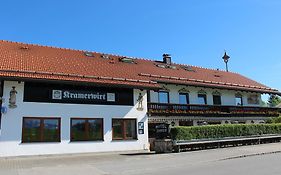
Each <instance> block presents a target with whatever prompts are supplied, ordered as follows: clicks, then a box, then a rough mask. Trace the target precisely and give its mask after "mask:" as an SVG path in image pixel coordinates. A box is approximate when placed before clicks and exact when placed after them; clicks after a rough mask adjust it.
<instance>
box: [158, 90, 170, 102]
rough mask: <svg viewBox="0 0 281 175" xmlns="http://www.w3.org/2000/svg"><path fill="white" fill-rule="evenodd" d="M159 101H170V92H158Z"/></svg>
mask: <svg viewBox="0 0 281 175" xmlns="http://www.w3.org/2000/svg"><path fill="white" fill-rule="evenodd" d="M158 102H159V103H169V92H166V91H160V92H158Z"/></svg>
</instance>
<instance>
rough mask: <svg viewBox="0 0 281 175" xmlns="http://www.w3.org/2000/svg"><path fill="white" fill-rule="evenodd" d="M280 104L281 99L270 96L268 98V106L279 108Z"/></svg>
mask: <svg viewBox="0 0 281 175" xmlns="http://www.w3.org/2000/svg"><path fill="white" fill-rule="evenodd" d="M279 103H281V98H280V97H279V96H277V95H270V96H269V98H268V105H269V106H270V107H275V106H277V105H278V104H279Z"/></svg>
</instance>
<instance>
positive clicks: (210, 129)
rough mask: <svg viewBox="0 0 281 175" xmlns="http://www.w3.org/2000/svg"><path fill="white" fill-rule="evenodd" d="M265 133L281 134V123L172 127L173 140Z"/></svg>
mask: <svg viewBox="0 0 281 175" xmlns="http://www.w3.org/2000/svg"><path fill="white" fill-rule="evenodd" d="M264 134H281V124H235V125H234V124H232V125H230V124H228V125H207V126H178V127H174V128H171V137H172V139H173V140H193V139H220V138H226V137H241V136H257V135H264Z"/></svg>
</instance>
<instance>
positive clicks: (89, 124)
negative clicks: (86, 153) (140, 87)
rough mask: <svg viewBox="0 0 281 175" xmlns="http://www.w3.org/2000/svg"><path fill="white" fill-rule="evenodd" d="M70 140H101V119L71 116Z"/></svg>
mask: <svg viewBox="0 0 281 175" xmlns="http://www.w3.org/2000/svg"><path fill="white" fill-rule="evenodd" d="M70 133H71V141H97V140H103V119H101V118H99V119H97V118H72V119H71V131H70Z"/></svg>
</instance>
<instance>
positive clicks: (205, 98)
mask: <svg viewBox="0 0 281 175" xmlns="http://www.w3.org/2000/svg"><path fill="white" fill-rule="evenodd" d="M199 96H202V97H204V102H205V104H200V105H207V104H208V103H207V94H197V98H198V103H199Z"/></svg>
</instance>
